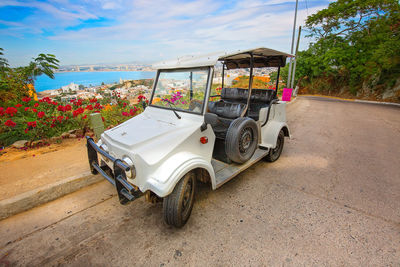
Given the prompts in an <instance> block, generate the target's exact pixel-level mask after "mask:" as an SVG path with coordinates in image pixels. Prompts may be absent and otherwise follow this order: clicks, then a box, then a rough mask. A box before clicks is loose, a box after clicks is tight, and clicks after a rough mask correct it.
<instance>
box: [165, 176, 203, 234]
mask: <svg viewBox="0 0 400 267" xmlns="http://www.w3.org/2000/svg"><path fill="white" fill-rule="evenodd" d="M195 191H196V176H195V173H194V172H189V173H187V174H186V175H185V176H183V177H182V179H181V180H180V181H179V182H178V183H177V184H176V186H175V188H174V190H173V191H172V193H171V194H169V195H168V196H167V197H165V198H164V203H163V213H164V221H165V222H166V223H167V224H168V225H172V226H175V227H178V228H179V227H182V226H184V225H185V224H186V222H187V221H188V219H189V217H190V214H191V212H192V208H193V204H194V194H195Z"/></svg>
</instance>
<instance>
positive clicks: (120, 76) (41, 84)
mask: <svg viewBox="0 0 400 267" xmlns="http://www.w3.org/2000/svg"><path fill="white" fill-rule="evenodd" d="M154 74H155V72H154V71H149V70H144V71H76V72H75V71H74V72H73V71H61V72H56V73H55V74H54V75H55V78H54V79H50V78H48V77H47V76H43V75H42V76H39V77H38V78H37V80H36V82H35V89H36V92H44V91H49V90H57V89H60V88H62V87H64V86H68V85H71V84H72V83H74V84H76V85H78V86H79V85H83V86H84V87H96V86H101V85H102V84H108V85H114V84H118V83H120V82H121V81H125V80H142V79H152V78H154Z"/></svg>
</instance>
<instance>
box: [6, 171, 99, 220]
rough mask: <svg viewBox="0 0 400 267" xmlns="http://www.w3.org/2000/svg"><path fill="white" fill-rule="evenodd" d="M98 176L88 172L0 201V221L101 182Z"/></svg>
mask: <svg viewBox="0 0 400 267" xmlns="http://www.w3.org/2000/svg"><path fill="white" fill-rule="evenodd" d="M102 180H103V179H102V178H101V176H100V175H92V174H91V173H90V172H85V173H83V174H80V175H77V176H73V177H70V178H66V179H64V180H61V181H58V182H56V183H53V184H49V185H45V186H42V187H39V188H36V189H34V190H31V191H28V192H25V193H22V194H20V195H17V196H14V197H11V198H8V199H4V200H1V201H0V220H2V219H5V218H7V217H10V216H12V215H15V214H18V213H21V212H23V211H26V210H29V209H32V208H34V207H37V206H39V205H41V204H44V203H47V202H49V201H52V200H55V199H57V198H59V197H62V196H65V195H67V194H70V193H72V192H75V191H77V190H79V189H81V188H83V187H85V186H89V185H91V184H94V183H97V182H99V181H102Z"/></svg>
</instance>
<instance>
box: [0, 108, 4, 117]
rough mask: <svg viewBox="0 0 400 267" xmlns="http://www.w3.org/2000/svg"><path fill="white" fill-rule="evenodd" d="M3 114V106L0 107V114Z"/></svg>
mask: <svg viewBox="0 0 400 267" xmlns="http://www.w3.org/2000/svg"><path fill="white" fill-rule="evenodd" d="M3 115H4V108H2V107H0V116H3Z"/></svg>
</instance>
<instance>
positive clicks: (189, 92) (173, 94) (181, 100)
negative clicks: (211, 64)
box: [151, 69, 209, 114]
mask: <svg viewBox="0 0 400 267" xmlns="http://www.w3.org/2000/svg"><path fill="white" fill-rule="evenodd" d="M208 73H209V69H190V70H174V71H160V74H159V76H158V80H157V84H156V87H155V89H154V93H153V98H152V101H151V105H153V106H158V107H163V108H168V109H175V110H178V111H180V110H181V111H188V112H192V113H198V114H201V112H202V111H203V106H204V101H205V94H206V89H207V79H208Z"/></svg>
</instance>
